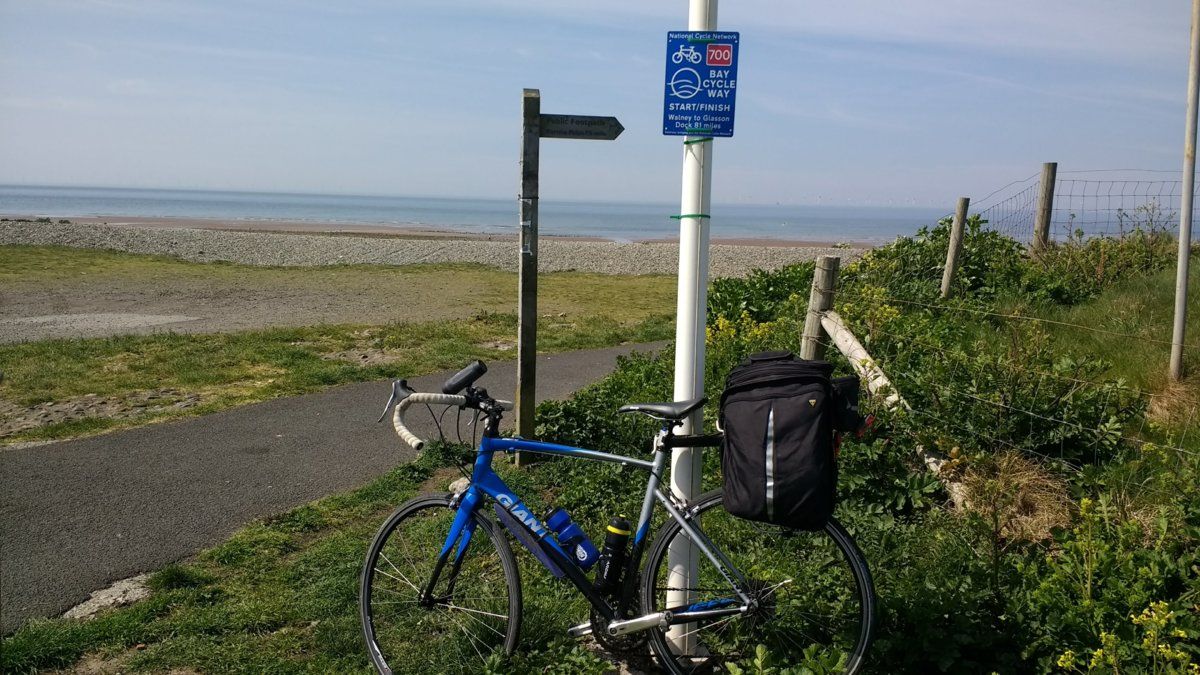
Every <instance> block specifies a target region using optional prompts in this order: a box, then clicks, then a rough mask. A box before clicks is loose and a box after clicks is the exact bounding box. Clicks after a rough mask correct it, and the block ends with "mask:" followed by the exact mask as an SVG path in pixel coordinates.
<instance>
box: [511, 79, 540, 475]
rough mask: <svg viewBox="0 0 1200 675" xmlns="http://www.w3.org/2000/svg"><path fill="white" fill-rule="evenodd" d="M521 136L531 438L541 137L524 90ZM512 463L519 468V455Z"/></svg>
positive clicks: (525, 403) (520, 312)
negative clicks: (514, 462)
mask: <svg viewBox="0 0 1200 675" xmlns="http://www.w3.org/2000/svg"><path fill="white" fill-rule="evenodd" d="M522 107H523V117H524V126H523V129H524V133H523V136H522V138H521V195H520V202H521V213H520V218H521V267H520V271H519V273H518V280H517V284H518V287H519V289H520V291H519V294H518V297H517V316H518V326H517V401H516V404H517V405H516V415H517V417H516V420H517V425H516V426H517V434H519V435H520V436H523V437H524V438H533V423H534V419H533V417H534V408H535V407H536V405H537V399H536V398H535V397H534V393H535V392H534V387H535V385H536V382H537V249H538V150H539V148H540V138H541V115H542V94H541V92H540V91H538V90H537V89H526V90H525V91H524V93H523V95H522ZM514 460H515V461H516V463H517V465H518V466H520V465H521V454H520V453H517V454H516V456H515V458H514Z"/></svg>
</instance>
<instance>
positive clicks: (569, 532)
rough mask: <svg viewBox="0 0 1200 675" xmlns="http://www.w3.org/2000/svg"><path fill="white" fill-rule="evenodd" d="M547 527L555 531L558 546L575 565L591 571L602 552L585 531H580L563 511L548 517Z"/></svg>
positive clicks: (555, 510)
mask: <svg viewBox="0 0 1200 675" xmlns="http://www.w3.org/2000/svg"><path fill="white" fill-rule="evenodd" d="M546 525H547V526H548V527H549V528H550V529H551V530H553V531H554V536H555V537H556V538H557V539H558V544H559V545H560V546H562V548H563V550H564V551H566V553H567V555H569V556H571V559H572V560H574V561H575V564H576V565H578V566H579V567H580V568H582V569H584V570H590V569H591V568H592V565H595V564H596V558H597V557H599V555H600V552H599V551H597V550H596V546H595V545H594V544H592V542H591V540H590V539H588V537H587V535H586V534H584V532H583V530H582V529H580V527H579V526H578V525H576V524H575V522H574V521H572V520H571V516H569V515H567V512H566V511H564V510H562V509H554V510H553V511H551V512H550V514H549V515H547V516H546Z"/></svg>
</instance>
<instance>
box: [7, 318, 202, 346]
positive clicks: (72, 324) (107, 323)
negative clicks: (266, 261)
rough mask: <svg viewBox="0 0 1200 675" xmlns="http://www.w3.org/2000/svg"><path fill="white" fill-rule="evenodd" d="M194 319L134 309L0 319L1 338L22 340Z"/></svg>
mask: <svg viewBox="0 0 1200 675" xmlns="http://www.w3.org/2000/svg"><path fill="white" fill-rule="evenodd" d="M197 320H199V317H195V316H186V315H183V314H137V313H134V312H101V313H81V314H43V315H39V316H20V317H15V318H10V319H0V340H3V339H4V338H5V336H8V335H19V336H20V339H23V340H45V339H50V338H64V337H90V336H93V335H113V334H116V333H128V332H134V331H145V330H150V329H153V328H159V327H170V326H174V325H176V324H183V323H187V322H189V321H197Z"/></svg>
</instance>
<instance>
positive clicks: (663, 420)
mask: <svg viewBox="0 0 1200 675" xmlns="http://www.w3.org/2000/svg"><path fill="white" fill-rule="evenodd" d="M484 372H486V367H485V366H484V365H483V364H482V363H481V362H478V361H477V362H475V363H474V364H472V365H471V366H468V367H467V368H464V369H463V370H462V371H460V372H459V373H457V374H455V375H454V376H453V377H451V378H450V379H449V380H448V381H447V382H446V384H445V386H444V387H443V392H444V393H441V394H436V393H418V392H415V391H413V390H412V389H410V388H409V387H408V384H407V382H405V381H404V380H399V381H397V382H396V383H394V384H393V396H392V398H391V399H389V401H388V405H387V407H385V409H384V415H386V414H387V411H388V409H389V408H390V407H391V406H392V404H393V401H397V400H398V402H397V403H396V404H395V409H394V412H393V417H392V421H393V425H394V427H395V429H396V432H397V433H398V434H399V435H400V437H401V438H402V439H404V441H405V442H406V443H408V444H409V445H410V446H412V447H413V448H414V449H416V450H418V451H420V450H421V449H422V448H423V446H424V445H425V442H424V441H423V440H421V439H420V438H419V437H417V436H416V435H414V434H413V433H412V431H410V430H409V429H408V427H407V426H406V423H405V412H406V410H407V409H408V408H409V407H410V406H411V405H413V404H418V403H425V404H430V405H433V404H443V405H447V406H458V407H459V408H460V412H461V410H473V411H476V412H475V414H476V415H481V416H482V418H483V421H484V429H483V434H482V437H481V440H480V443H479V446H478V449H477V451H476V454H475V461H474V468H473V470H472V472H471V475H470V482H469V485H468V487H466V489H464V490H460V491H459V492H457V493H455V494H448V493H441V494H434V495H425V496H421V497H417V498H415V499H413V500H411V501H409V502H407V503H406V504H404V505H403V506H401V507H400V508H399V509H397V510H396V511H395V512H394V513H393V514H392V515H391V517H390V518H388V519H387V520H386V521H385V522H384V523H383V525H382V526H381V527H380V528H379V531H378V533H377V534H376V535H375V538H374V539H373V541H372V542H371V545H370V547H369V549H368V551H367V557H366V561H365V562H364V565H363V568H362V572H361V575H360V593H359V607H360V619H361V622H362V629H363V636H364V638H365V640H366V644H367V649H368V652H369V655H370V658H371V661H372V663H373V664H374V666H375V667H376V668H377V669H378V671H379V672H380V673H393V672H450V671H453V670H459V671H462V672H471V671H472V669H473V670H476V671H477V670H480V669H482V668H483V667H484V664H492V663H493V661H494V659H495V658H496V657H495V656H494V655H501V656H500V658H502V656H503V655H505V654H511V653H512V652H513V650H514V649H515V647H516V645H517V642H518V637H519V634H520V628H521V610H522V590H521V583H520V576H519V571H518V568H517V564H516V561H515V558H514V556H513V552H512V549H511V547H510V546H509V543H508V539H507V537H505V536H504V532H505V531H507V532H509V533H510V534H512V535H513V537H514V538H515V539H517V541H518V542H520V543H522V544H523V545H524V546H526V547H527V548H528V549H529V551H530V552H531V553H532V554H533V555H534V556H535V558H537V560H538V561H539V562H540V563H541V564H542V565H543V566H544V567H546V569H547V570H549V571H550V572H551V574H553V575H554V576H556V577H559V578H564V579H566V580H567V581H568V582H569V583H570V584H571V585H573V586H574V587H575V588H576V589H577V590H578V591H579V593H580V594H582V595H583V596H584V598H586V599H587V601H588V603H589V605H590V606H591V620H590V621H587V622H585V623H581V624H579V625H576V626H573V627H571V628H569V629H568V631H567V633H568V634H569V635H571V636H573V637H582V636H585V635H588V634H591V635H593V636H595V637H596V639H597V641H598V642H600V643H601V645H602V646H604V647H605V648H607V649H609V650H610V651H615V652H618V653H620V652H625V653H642V654H645V653H646V651H647V650H646V649H645V646H646V643H647V642H649V644H650V647H651V648H652V651H653V653H654V655H655V657H656V658H657V660H658V663H659V664H660V665H661V666H662V668H663V669H664V670H666V671H667V672H671V673H693V672H724V671H725V670H726V668H725V665H726V664H731V663H739V664H741V663H746V662H748V661H750V660H751V659H753V658H754V657H755V655H756V650H757V649H759V648H760V647H759V646H760V645H764V646H766V648H767V649H768V651H770V653H771V654H772V658H774V659H775V660H776V661H782V662H784V663H786V664H788V665H795V664H805V665H808V666H809V667H811V668H812V669H813V670H814V671H815V672H837V671H841V672H846V673H856V672H858V671H859V670H860V668H861V667H862V664H863V660H864V657H865V655H866V652H867V649H868V647H869V646H870V644H871V640H872V636H873V632H874V621H875V593H874V589H873V586H872V582H871V575H870V571H869V569H868V568H867V563H866V561H865V560H864V559H863V556H862V554H861V552H859V550H858V547H857V546H856V545H855V543H854V540H853V539H852V538H851V536H850V534H849V533H847V532H846V530H845V529H844V528H843V527H842V526H841V525H840V524H838V522H837V521H835V520H833V519H831V520H830V521H829V523H828V524H827V525H826V526H825V528H824V530H822V531H817V532H807V531H797V530H789V529H786V528H782V527H776V526H772V525H767V524H764V523H757V522H750V521H746V520H741V519H738V518H734V517H732V516H730V515H729V514H728V513H727V512H726V511H725V510H724V509H723V508H722V503H721V493H720V491H719V490H717V491H713V492H709V493H706V494H704V495H702V496H700V497H699V498H698V499H696V500H694V501H692V502H691V503H686V504H685V503H683V502H682V501H681V500H679V499H677V498H676V497H675V496H674V495H673V494H671V493H670V492H669V491H668V492H665V493H664V492H663V490H661V489H660V487H659V486H660V484H661V483H662V481H663V478H664V475H663V472H664V467H665V466H666V459H667V456H668V454H669V450H670V449H671V448H675V447H713V446H715V445H717V444H718V442H719V440H720V437H719V436H717V435H709V436H681V435H675V433H674V431H675V428H676V427H677V426H678V425H679V424H680V423H681V420H683V419H684V418H686V417H687V416H688V415H690V414H691V413H693V412H694V411H696V410H699V409H701V408H702V406H703V405H704V403H705V399H703V398H699V399H695V400H691V401H680V402H675V403H640V404H630V405H626V406H622V407H621V408H620V411H621V412H635V413H642V414H646V415H649V416H650V417H652V418H654V419H656V420H658V421H659V422H660V424H661V429H660V431H659V433H658V434H657V435H656V437H655V441H654V444H653V457H652V459H650V460H647V459H641V458H637V457H629V456H623V455H616V454H611V453H607V452H600V451H596V450H588V449H586V448H577V447H573V446H566V445H558V444H554V443H547V442H542V441H535V440H527V439H523V438H504V437H501V436H500V434H499V425H500V421H501V419H502V416H503V413H504V412H505V411H506V410H511V409H512V404H511V403H509V402H507V401H500V400H496V399H494V398H492V397H490V396H489V395H488V394H487V391H486V390H485V389H477V388H475V387H474V383H475V381H476V380H477V379H478V378H479V377H480V376H481V375H482V374H483V373H484ZM460 392H461V393H460ZM447 410H448V408H447ZM431 411H432V409H431ZM380 419H382V417H381V418H380ZM477 419H478V417H477ZM515 451H520V452H529V453H541V454H546V455H552V456H562V457H569V458H577V459H586V460H593V461H600V462H613V463H617V464H620V465H622V466H625V467H632V468H636V469H640V470H643V471H646V472H648V473H649V477H648V478H647V483H646V492H645V496H644V498H643V500H642V507H641V513H640V515H639V517H638V520H637V525H636V529H634V534H633V536H632V541H631V546H630V549H629V552H628V555H627V556H626V561H625V563H624V565H623V568H621V574H620V577H619V579H620V580H619V582H618V583H617V585H616V586H615V587H613V588H611V589H608V590H603V589H601V590H598V588H597V587H596V585H594V584H593V582H592V580H591V579H589V578H588V576H587V575H586V574H585V572H584V570H583V569H581V568H580V567H579V566H577V564H576V563H575V561H574V560H573V559H572V556H571V555H569V554H568V552H567V551H566V550H564V547H563V546H562V545H560V543H559V542H558V541H557V540H556V539H555V536H554V534H553V533H551V531H550V528H549V527H548V526H547V524H546V523H545V522H544V521H543V520H542V519H539V518H538V517H537V516H535V515H534V514H533V511H532V509H530V508H529V507H527V506H526V504H525V502H524V501H523V500H522V499H521V498H520V497H519V496H518V495H517V494H516V493H514V492H513V491H512V489H510V488H509V486H508V485H506V484H505V483H504V481H503V480H502V479H501V478H500V477H499V476H497V475H496V473H495V472H494V471H493V470H492V461H493V458H494V456H495V454H496V453H497V452H515ZM489 503H490V504H492V507H493V508H492V510H493V511H494V512H495V516H496V517H495V519H493V518H492V517H491V516H490V514H489V513H488V510H487V508H486V505H487V504H489ZM656 504H657V505H658V506H660V507H661V508H662V509H663V510H665V512H666V514H667V520H666V521H665V523H664V524H663V525H662V526H661V527H660V528H659V529H658V532H657V534H656V535H655V538H654V540H653V543H651V544H650V545H649V546H648V547H647V545H646V542H647V541H648V539H649V536H650V532H649V530H650V523H651V517H652V515H653V513H654V511H655V505H656ZM631 529H633V528H631ZM438 546H440V549H438V548H437V547H438ZM683 546H690V547H693V548H694V552H695V553H696V554H697V555H695V556H694V557H695V559H697V563H696V569H695V570H694V571H693V574H691V575H690V577H691V580H692V581H691V583H688V584H686V585H685V584H684V580H685V579H686V578H687V575H686V574H685V572H686V571H684V570H679V569H671V568H670V567H669V563H668V554H669V552H670V551H672V550H673V549H678V548H680V547H683ZM433 549H437V550H436V551H435V550H433ZM643 555H644V556H645V557H646V563H645V565H644V566H643V565H642V558H643ZM476 659H478V661H477V660H476Z"/></svg>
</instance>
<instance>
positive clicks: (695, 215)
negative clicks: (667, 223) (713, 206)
mask: <svg viewBox="0 0 1200 675" xmlns="http://www.w3.org/2000/svg"><path fill="white" fill-rule="evenodd" d="M711 217H712V216H710V215H708V214H707V213H684V214H681V215H678V216H671V220H683V219H684V218H711Z"/></svg>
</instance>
